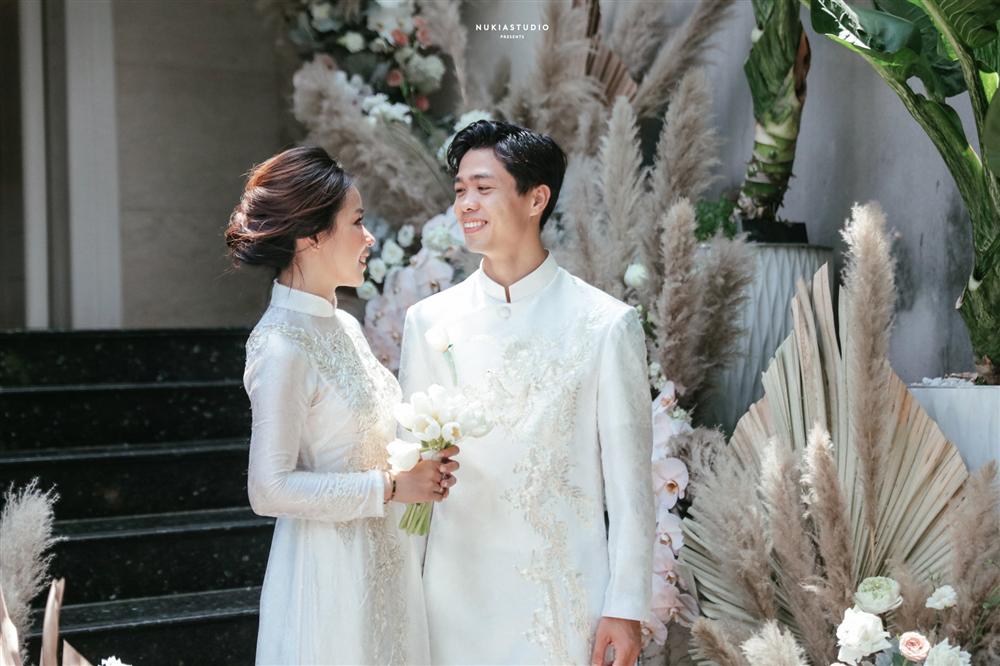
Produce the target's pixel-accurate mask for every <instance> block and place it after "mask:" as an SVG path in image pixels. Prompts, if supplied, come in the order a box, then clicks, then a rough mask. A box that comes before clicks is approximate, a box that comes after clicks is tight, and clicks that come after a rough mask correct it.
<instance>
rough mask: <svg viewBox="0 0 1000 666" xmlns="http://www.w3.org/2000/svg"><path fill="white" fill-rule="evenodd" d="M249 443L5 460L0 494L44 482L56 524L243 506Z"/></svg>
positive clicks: (51, 452) (0, 466)
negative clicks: (53, 499) (51, 491)
mask: <svg viewBox="0 0 1000 666" xmlns="http://www.w3.org/2000/svg"><path fill="white" fill-rule="evenodd" d="M247 451H248V443H247V440H246V439H223V440H202V441H190V442H165V443H162V444H145V445H128V444H115V445H112V446H100V447H81V448H71V449H43V450H28V451H15V452H11V453H0V488H6V487H8V486H9V485H10V484H11V483H14V484H15V485H16V486H17V487H21V486H23V485H26V484H27V483H28V482H29V481H31V479H33V478H36V477H37V478H38V479H39V484H40V486H41V487H42V488H43V489H48V488H52V487H54V488H55V489H56V492H58V493H59V502H57V503H56V518H57V519H60V520H64V519H71V518H97V517H101V516H122V515H130V514H144V513H157V512H160V511H191V510H195V509H220V508H224V507H231V506H245V505H246V503H247V490H246V468H247Z"/></svg>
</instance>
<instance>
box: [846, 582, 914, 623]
mask: <svg viewBox="0 0 1000 666" xmlns="http://www.w3.org/2000/svg"><path fill="white" fill-rule="evenodd" d="M854 603H856V604H857V606H858V608H860V609H861V610H863V611H865V612H866V613H874V614H875V615H881V614H882V613H886V612H888V611H891V610H892V609H894V608H899V606H900V605H901V604H902V603H903V597H901V596H900V595H899V583H897V582H896V581H894V580H893V579H891V578H886V577H885V576H872V577H871V578H865V579H864V580H863V581H861V584H860V585H858V591H857V592H855V593H854Z"/></svg>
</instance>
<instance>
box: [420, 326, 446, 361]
mask: <svg viewBox="0 0 1000 666" xmlns="http://www.w3.org/2000/svg"><path fill="white" fill-rule="evenodd" d="M424 340H426V341H427V344H428V345H430V347H431V349H433V350H434V351H436V352H440V353H442V354H443V353H444V352H446V351H448V348H449V347H451V340H450V339H449V338H448V331H447V330H445V328H444V326H432V327H431V328H429V329H427V332H426V333H424Z"/></svg>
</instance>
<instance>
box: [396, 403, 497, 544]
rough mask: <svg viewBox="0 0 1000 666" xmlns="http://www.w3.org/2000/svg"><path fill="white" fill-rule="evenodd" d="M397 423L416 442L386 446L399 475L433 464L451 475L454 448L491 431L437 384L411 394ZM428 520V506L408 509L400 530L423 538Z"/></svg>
mask: <svg viewBox="0 0 1000 666" xmlns="http://www.w3.org/2000/svg"><path fill="white" fill-rule="evenodd" d="M396 420H397V421H398V422H399V424H400V425H401V426H402V427H403V428H404V429H405V430H406V431H408V432H410V433H412V434H413V435H414V436H415V437H416V438H417V439H418V440H419V442H407V441H404V440H399V439H397V440H394V441H392V442H391V443H390V444H389V447H388V448H389V464H390V465H391V466H392V468H393V470H398V471H400V472H404V471H408V470H416V469H418V468H420V466H421V465H425V463H432V464H433V465H440V470H439V471H441V472H443V473H445V474H450V473H451V468H452V466H453V468H454V469H457V468H458V463H456V462H454V461H452V460H449V459H450V458H451V457H452V456H454V455H456V454H457V453H458V446H457V445H458V444H459V443H460V442H462V441H463V440H464V439H465V438H467V437H482V436H483V435H485V434H487V433H488V432H489V431H490V430H491V429H492V425H491V424H490V423H488V422H487V421H486V418H485V417H484V415H483V413H482V411H481V410H480V409H479V408H478V406H476V405H472V404H468V403H467V402H464V399H463V397H462V396H460V395H459V394H457V393H455V392H451V391H448V390H447V389H445V388H443V387H441V386H438V385H437V384H434V385H432V386H430V387H428V389H427V392H426V393H424V392H422V391H418V392H417V393H414V394H413V395H412V396H410V402H409V403H405V402H404V403H401V404H400V405H398V406H397V408H396ZM446 469H447V470H449V471H445V470H446ZM397 492H398V489H397ZM445 495H447V492H445ZM441 499H444V496H438V497H436V498H435V501H439V500H441ZM400 501H405V500H403V499H400ZM417 501H420V500H419V499H418V500H417ZM430 518H431V505H430V503H429V502H427V501H421V503H419V504H411V505H410V506H409V507H407V509H406V513H405V514H403V518H402V520H401V521H400V523H399V526H400V528H402V529H403V530H405V531H407V532H409V533H410V534H419V535H424V534H427V530H428V528H429V527H430Z"/></svg>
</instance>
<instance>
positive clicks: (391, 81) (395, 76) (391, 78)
mask: <svg viewBox="0 0 1000 666" xmlns="http://www.w3.org/2000/svg"><path fill="white" fill-rule="evenodd" d="M385 82H386V85H388V86H389V87H391V88H398V87H399V86H401V85H402V84H403V73H402V72H401V71H399V70H398V69H390V70H389V73H388V74H386V75H385Z"/></svg>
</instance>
